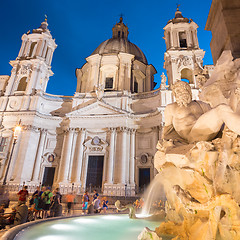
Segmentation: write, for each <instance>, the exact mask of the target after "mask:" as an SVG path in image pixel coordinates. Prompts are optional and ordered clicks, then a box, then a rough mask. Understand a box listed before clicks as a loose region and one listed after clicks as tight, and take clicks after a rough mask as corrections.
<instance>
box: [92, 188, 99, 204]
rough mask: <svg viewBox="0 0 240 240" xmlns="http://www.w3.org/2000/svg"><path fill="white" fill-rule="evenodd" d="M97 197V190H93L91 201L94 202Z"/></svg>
mask: <svg viewBox="0 0 240 240" xmlns="http://www.w3.org/2000/svg"><path fill="white" fill-rule="evenodd" d="M98 196H99V194H98V192H97V190H96V189H95V190H94V195H93V201H94V200H95V199H97V197H98Z"/></svg>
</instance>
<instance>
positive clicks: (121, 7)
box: [0, 0, 212, 95]
mask: <svg viewBox="0 0 240 240" xmlns="http://www.w3.org/2000/svg"><path fill="white" fill-rule="evenodd" d="M177 2H178V3H180V4H181V6H180V10H181V11H182V14H183V16H184V17H188V18H192V19H193V21H194V22H196V23H197V24H198V26H199V28H198V39H199V45H200V48H202V49H204V50H205V51H206V54H205V58H204V64H212V57H211V51H210V41H211V33H210V32H208V31H205V30H204V28H205V24H206V20H207V16H208V13H209V9H210V6H211V1H210V0H201V1H193V0H168V1H163V0H149V1H146V0H138V1H135V0H121V1H113V0H102V1H99V0H91V1H83V0H42V1H35V0H21V1H19V0H11V1H3V0H2V1H1V10H0V13H1V35H0V50H1V51H0V52H1V58H0V75H10V73H11V66H10V65H9V61H10V60H14V59H16V57H17V55H18V52H19V49H20V46H21V36H22V35H23V34H24V33H26V32H27V31H28V30H32V29H35V28H37V27H39V26H40V24H41V22H42V21H43V20H44V15H45V14H47V15H48V24H49V26H48V27H49V29H50V31H51V33H52V36H53V38H55V39H56V43H57V45H58V47H57V49H56V50H55V53H54V55H53V62H52V70H53V72H54V76H53V77H51V78H50V80H49V82H48V87H47V92H48V93H52V94H60V95H73V94H74V92H75V90H76V83H77V80H76V77H75V69H76V68H80V67H82V65H83V64H84V63H85V58H86V57H88V56H89V55H90V54H91V53H92V52H93V51H94V50H95V49H96V48H97V47H98V45H99V44H100V43H102V42H103V41H104V40H106V39H108V38H111V36H112V27H113V25H114V24H115V23H116V22H117V21H118V20H119V16H120V14H121V13H122V14H123V21H124V23H125V24H127V26H128V27H129V40H130V41H131V42H133V43H134V44H136V45H137V46H138V47H140V48H141V50H142V51H143V53H144V54H145V55H146V57H147V60H148V62H149V64H152V65H153V66H154V67H155V68H156V70H157V71H158V73H157V74H156V75H155V81H156V82H158V85H157V86H159V82H160V75H161V73H162V72H163V71H164V69H163V56H164V52H165V50H166V47H165V41H164V40H163V27H165V25H166V24H167V22H168V20H169V19H172V18H173V17H174V14H175V11H176V3H177Z"/></svg>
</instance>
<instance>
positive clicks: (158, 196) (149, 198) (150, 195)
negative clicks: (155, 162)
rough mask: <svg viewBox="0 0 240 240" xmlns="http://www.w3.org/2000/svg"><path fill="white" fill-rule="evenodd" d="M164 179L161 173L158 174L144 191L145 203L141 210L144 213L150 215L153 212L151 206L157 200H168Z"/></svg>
mask: <svg viewBox="0 0 240 240" xmlns="http://www.w3.org/2000/svg"><path fill="white" fill-rule="evenodd" d="M162 181H163V177H162V176H161V174H158V175H156V176H155V178H154V179H153V181H152V182H151V183H150V185H149V186H148V188H147V190H146V192H145V193H144V205H143V209H142V212H141V214H142V215H144V216H149V215H150V214H151V208H152V206H153V204H154V203H155V202H159V201H160V200H161V202H165V201H166V195H165V193H164V188H163V185H162Z"/></svg>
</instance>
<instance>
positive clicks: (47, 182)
mask: <svg viewBox="0 0 240 240" xmlns="http://www.w3.org/2000/svg"><path fill="white" fill-rule="evenodd" d="M54 173H55V167H45V169H44V175H43V180H42V186H50V187H52V185H53V179H54Z"/></svg>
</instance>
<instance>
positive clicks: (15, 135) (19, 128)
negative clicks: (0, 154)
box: [3, 122, 22, 185]
mask: <svg viewBox="0 0 240 240" xmlns="http://www.w3.org/2000/svg"><path fill="white" fill-rule="evenodd" d="M21 130H22V128H21V126H20V122H19V124H18V125H17V126H16V127H15V128H14V133H13V146H12V150H11V154H10V156H9V161H8V165H7V169H6V173H5V176H4V179H3V185H6V181H7V175H8V171H9V167H10V163H11V160H12V155H13V150H14V147H15V145H16V143H17V139H18V136H19V134H20V133H21Z"/></svg>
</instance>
